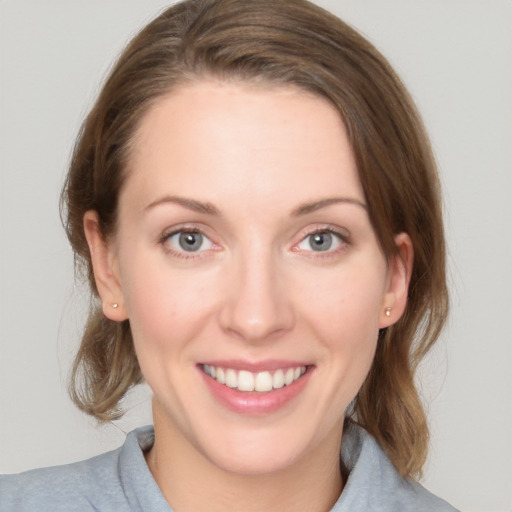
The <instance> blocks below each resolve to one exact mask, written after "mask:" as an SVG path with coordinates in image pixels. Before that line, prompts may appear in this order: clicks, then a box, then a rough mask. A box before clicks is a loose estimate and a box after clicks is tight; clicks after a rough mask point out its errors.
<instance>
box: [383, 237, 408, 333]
mask: <svg viewBox="0 0 512 512" xmlns="http://www.w3.org/2000/svg"><path fill="white" fill-rule="evenodd" d="M395 244H396V247H397V249H398V250H397V253H396V254H394V255H393V256H391V258H390V259H389V262H388V283H387V287H388V288H387V291H386V293H385V295H384V299H383V301H382V311H381V313H380V316H379V329H383V328H384V327H389V326H390V325H393V324H394V323H395V322H397V321H398V320H399V319H400V317H401V316H402V315H403V313H404V311H405V307H406V306H407V294H408V291H409V282H410V280H411V274H412V267H413V262H414V248H413V245H412V241H411V238H410V237H409V235H408V234H407V233H400V234H398V235H396V236H395Z"/></svg>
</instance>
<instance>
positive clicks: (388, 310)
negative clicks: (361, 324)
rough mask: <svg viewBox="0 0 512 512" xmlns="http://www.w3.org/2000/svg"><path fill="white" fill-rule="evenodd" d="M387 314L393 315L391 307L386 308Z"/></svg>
mask: <svg viewBox="0 0 512 512" xmlns="http://www.w3.org/2000/svg"><path fill="white" fill-rule="evenodd" d="M386 316H391V308H386Z"/></svg>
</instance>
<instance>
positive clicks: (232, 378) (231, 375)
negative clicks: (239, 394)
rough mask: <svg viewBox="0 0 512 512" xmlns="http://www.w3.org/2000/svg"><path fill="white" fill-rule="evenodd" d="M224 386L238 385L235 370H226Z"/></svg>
mask: <svg viewBox="0 0 512 512" xmlns="http://www.w3.org/2000/svg"><path fill="white" fill-rule="evenodd" d="M226 386H227V387H228V388H236V387H238V379H237V376H236V372H235V370H231V369H229V370H226Z"/></svg>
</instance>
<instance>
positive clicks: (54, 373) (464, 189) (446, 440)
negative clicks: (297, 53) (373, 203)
mask: <svg viewBox="0 0 512 512" xmlns="http://www.w3.org/2000/svg"><path fill="white" fill-rule="evenodd" d="M318 3H320V4H321V5H323V6H325V7H327V8H329V9H330V10H332V11H334V12H335V13H336V14H338V15H339V16H341V17H342V18H344V19H345V20H347V21H348V22H350V23H352V24H353V25H355V26H356V27H357V28H359V29H360V30H361V31H362V32H363V33H364V34H365V35H366V36H367V37H368V38H369V39H370V40H372V41H373V42H374V43H375V44H376V45H377V47H378V48H379V49H380V50H381V51H382V52H383V53H384V54H385V55H386V56H387V57H388V58H389V60H390V61H391V63H392V64H393V65H394V66H395V68H396V69H397V70H398V72H399V73H400V74H401V76H402V77H403V79H404V80H405V82H406V84H407V85H408V86H409V88H410V90H411V91H412V94H413V96H414V98H415V99H416V101H417V103H418V105H419V107H420V110H421V111H422V113H423V115H424V118H425V121H426V124H427V127H428V129H429V132H430V133H431V136H432V141H433V145H434V150H435V153H436V155H437V158H438V161H439V166H440V171H441V174H442V181H443V183H444V185H445V203H446V221H447V231H448V242H449V260H450V280H451V289H452V306H453V308H452V315H451V321H450V324H449V326H448V328H447V330H446V332H445V334H444V336H443V338H442V339H441V341H440V342H439V345H438V347H437V349H436V350H435V352H434V353H433V354H432V356H431V357H430V358H429V360H428V361H427V362H426V364H425V365H424V366H423V369H422V372H421V373H422V389H423V393H424V396H425V398H426V400H427V401H428V402H429V415H430V420H431V425H432V448H431V454H430V458H429V462H428V465H427V471H426V476H425V479H424V485H426V487H428V488H429V489H431V490H432V491H434V492H435V493H438V494H439V495H441V496H443V497H444V498H446V499H448V500H449V501H451V502H452V503H453V504H454V505H456V506H457V507H459V508H461V509H463V510H465V511H485V512H491V511H495V512H498V511H510V510H512V500H511V494H510V489H511V487H512V486H511V479H512V411H511V402H512V379H511V366H512V365H511V361H512V330H511V317H512V264H511V263H512V228H511V226H512V208H511V204H512V197H511V196H512V183H511V163H512V162H511V160H512V158H511V156H512V155H511V145H512V94H511V91H512V71H511V62H512V35H511V32H512V30H511V29H512V26H511V25H512V23H511V20H512V3H511V2H510V1H507V0H489V1H483V0H430V1H424V0H386V1H382V0H340V1H336V0H331V1H328V0H323V1H319V2H318ZM167 4H168V2H166V1H164V0H88V1H87V2H85V1H82V2H70V1H68V0H3V1H2V0H0V73H1V75H0V171H1V174H0V228H1V235H0V250H1V252H0V286H1V288H0V289H1V296H0V415H1V416H0V471H1V472H17V471H21V470H25V469H29V468H33V467H38V466H44V465H53V464H60V463H65V462H69V461H74V460H77V459H81V458H86V457H89V456H91V455H93V454H96V453H100V452H102V451H104V450H106V449H110V448H111V447H116V446H117V445H119V444H121V443H122V441H123V438H124V432H126V431H128V430H130V429H132V428H133V427H135V426H137V425H140V424H143V423H148V422H150V412H149V400H148V392H147V390H145V389H144V388H142V389H141V390H140V391H138V392H136V393H134V394H133V395H132V396H130V397H129V399H128V406H129V407H130V411H129V413H128V415H127V416H126V417H125V418H124V419H123V420H122V421H120V422H118V423H117V424H116V425H110V426H107V427H103V428H99V429H98V428H96V427H95V425H94V423H93V422H92V421H91V420H89V419H87V418H85V417H84V416H83V415H82V414H81V413H79V412H77V411H76V410H75V409H74V408H73V406H72V405H71V402H70V401H69V399H68V397H67V394H66V381H67V376H68V372H69V368H70V361H71V356H72V353H73V351H74V349H75V347H76V342H77V333H78V332H79V330H80V326H81V323H82V318H83V309H84V307H83V305H84V292H83V290H81V289H80V288H79V287H75V285H74V284H73V268H72V255H71V252H70V250H69V248H68V245H67V242H66V240H65V238H64V235H63V231H62V229H61V227H60V224H59V218H58V210H57V204H58V195H59V189H60V186H61V183H62V179H63V176H64V174H65V169H66V164H67V162H68V158H69V153H70V150H71V147H72V144H73V140H74V138H75V135H76V133H77V130H78V126H79V124H80V121H81V120H82V118H83V116H84V114H85V112H86V111H87V109H88V107H89V106H90V104H91V101H92V98H93V97H94V95H95V93H96V92H97V90H98V87H99V84H100V83H101V80H102V78H103V77H104V75H105V73H106V71H107V69H108V67H109V64H110V62H111V61H112V59H113V57H114V55H116V54H117V53H118V51H119V50H120V49H121V48H122V46H123V44H124V43H125V42H126V40H127V39H128V37H129V36H131V35H133V34H134V32H135V31H136V30H137V29H138V28H140V27H141V26H142V24H144V23H145V22H146V21H148V20H149V19H150V18H152V17H153V16H154V15H155V14H156V13H157V12H158V11H159V10H160V9H161V8H162V7H164V6H165V5H167Z"/></svg>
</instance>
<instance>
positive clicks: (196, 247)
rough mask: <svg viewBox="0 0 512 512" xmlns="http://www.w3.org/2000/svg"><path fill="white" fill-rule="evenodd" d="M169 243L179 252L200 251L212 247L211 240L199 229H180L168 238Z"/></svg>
mask: <svg viewBox="0 0 512 512" xmlns="http://www.w3.org/2000/svg"><path fill="white" fill-rule="evenodd" d="M167 243H168V244H169V245H170V246H171V247H172V248H173V249H174V250H176V251H179V252H182V251H184V252H199V251H206V250H208V249H211V248H212V246H213V244H212V242H211V240H210V239H209V238H208V237H207V236H205V235H203V234H202V233H199V231H178V232H176V233H173V234H172V235H170V236H169V237H168V238H167Z"/></svg>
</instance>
